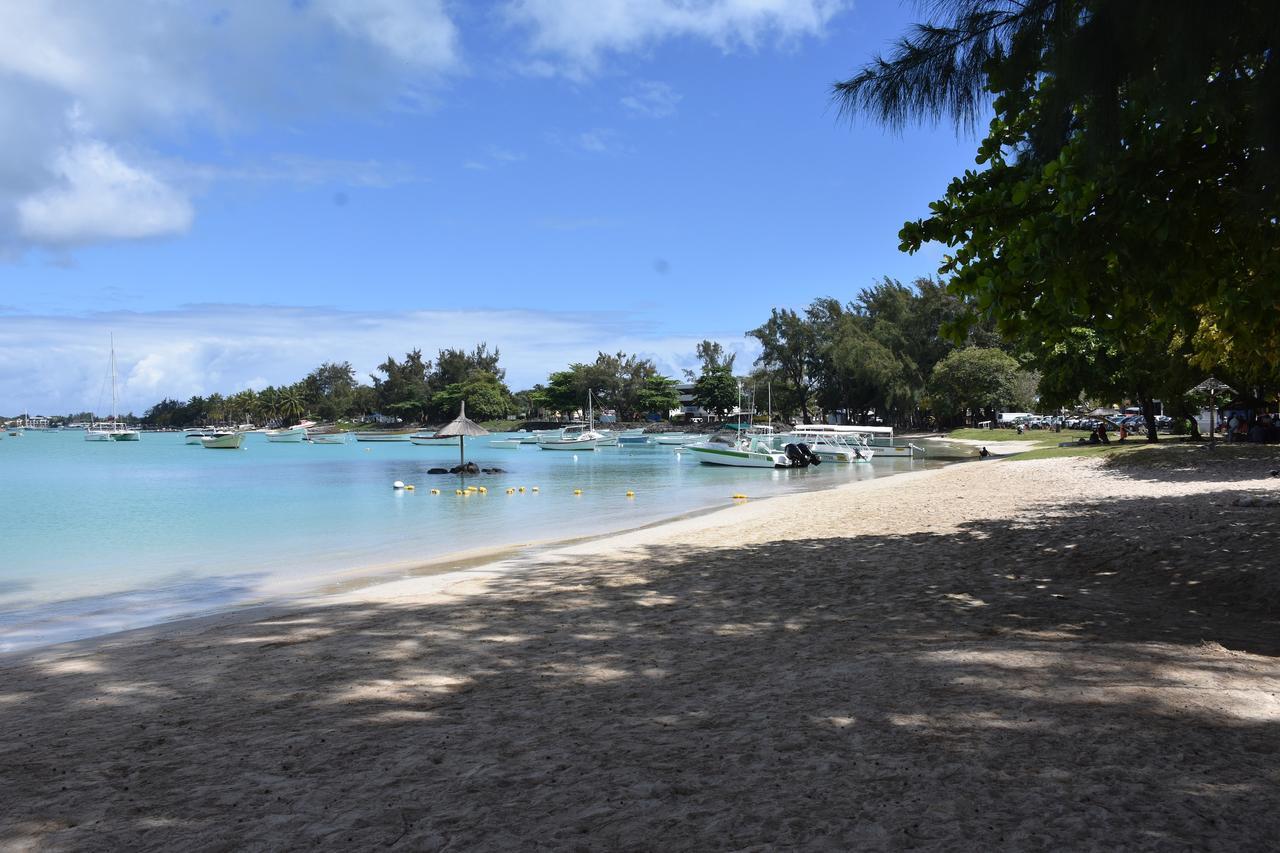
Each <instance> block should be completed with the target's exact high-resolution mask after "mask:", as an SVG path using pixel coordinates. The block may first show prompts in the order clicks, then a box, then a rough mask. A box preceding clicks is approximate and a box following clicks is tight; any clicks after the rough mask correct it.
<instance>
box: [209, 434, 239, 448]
mask: <svg viewBox="0 0 1280 853" xmlns="http://www.w3.org/2000/svg"><path fill="white" fill-rule="evenodd" d="M200 444H201V445H203V446H204V447H205V448H207V449H209V450H239V449H240V446H241V445H243V444H244V433H242V432H215V433H213V434H212V435H206V436H203V437H201V439H200Z"/></svg>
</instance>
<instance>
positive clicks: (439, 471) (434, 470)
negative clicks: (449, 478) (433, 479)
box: [427, 468, 449, 474]
mask: <svg viewBox="0 0 1280 853" xmlns="http://www.w3.org/2000/svg"><path fill="white" fill-rule="evenodd" d="M427 473H428V474H448V473H449V469H448V468H430V469H428V470H427Z"/></svg>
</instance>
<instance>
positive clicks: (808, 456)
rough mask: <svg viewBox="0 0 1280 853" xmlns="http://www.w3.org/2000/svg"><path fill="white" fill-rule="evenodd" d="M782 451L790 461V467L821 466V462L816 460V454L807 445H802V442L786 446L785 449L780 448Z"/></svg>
mask: <svg viewBox="0 0 1280 853" xmlns="http://www.w3.org/2000/svg"><path fill="white" fill-rule="evenodd" d="M782 451H783V452H784V453H786V454H787V458H788V459H790V460H791V464H792V466H794V467H796V468H807V467H809V466H810V465H821V464H822V460H821V459H819V458H818V456H817V454H816V453H814V452H813V451H812V450H810V449H809V445H807V444H804V443H803V442H801V443H796V444H788V445H787V446H786V447H784V448H782Z"/></svg>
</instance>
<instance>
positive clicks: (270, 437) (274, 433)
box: [263, 426, 307, 444]
mask: <svg viewBox="0 0 1280 853" xmlns="http://www.w3.org/2000/svg"><path fill="white" fill-rule="evenodd" d="M263 435H265V436H266V437H267V441H270V442H274V443H276V444H299V443H301V442H303V441H305V440H306V438H307V428H306V427H304V426H296V427H288V428H286V429H269V430H265V431H264V432H263Z"/></svg>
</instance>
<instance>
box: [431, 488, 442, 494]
mask: <svg viewBox="0 0 1280 853" xmlns="http://www.w3.org/2000/svg"><path fill="white" fill-rule="evenodd" d="M431 494H433V495H438V494H440V490H439V489H432V490H431Z"/></svg>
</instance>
